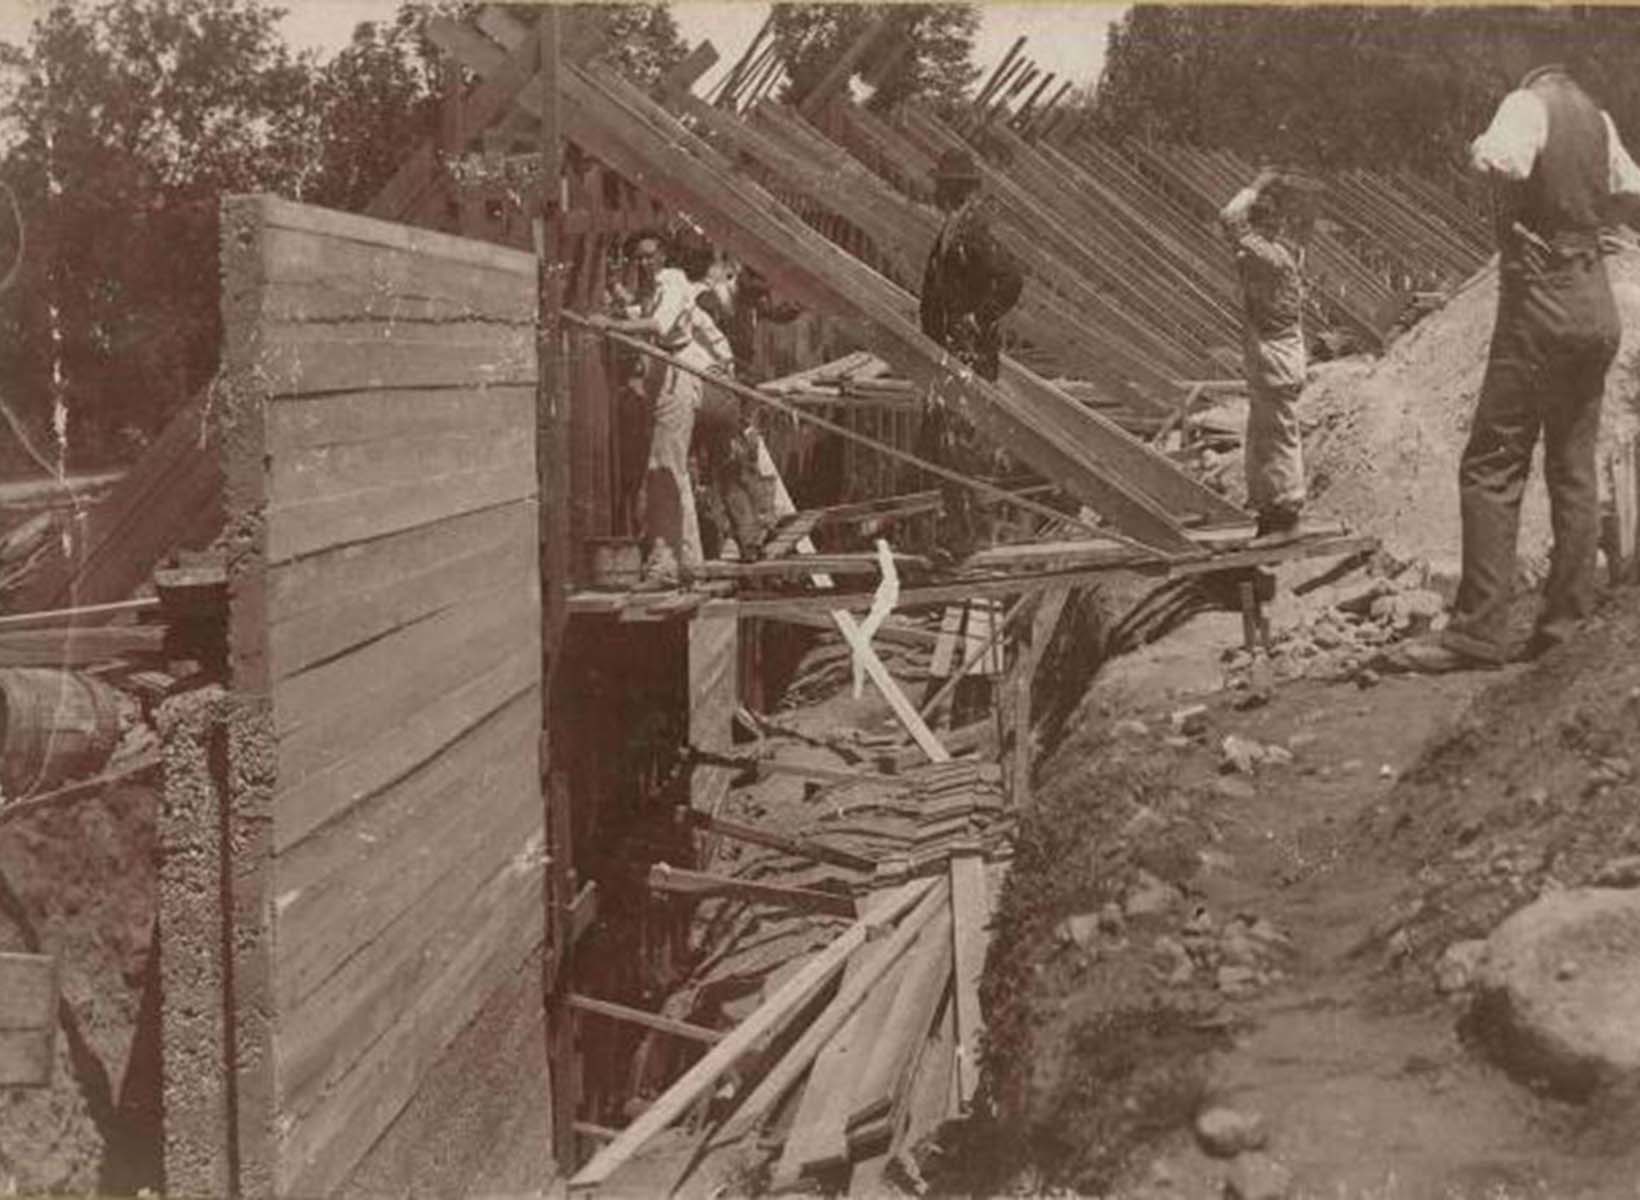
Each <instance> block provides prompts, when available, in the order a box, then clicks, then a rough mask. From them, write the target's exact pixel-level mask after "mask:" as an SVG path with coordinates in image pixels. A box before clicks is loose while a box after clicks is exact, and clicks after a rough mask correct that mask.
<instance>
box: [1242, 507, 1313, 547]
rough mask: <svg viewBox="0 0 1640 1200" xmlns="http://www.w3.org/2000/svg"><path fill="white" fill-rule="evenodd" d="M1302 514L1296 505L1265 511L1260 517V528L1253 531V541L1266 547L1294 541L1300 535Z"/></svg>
mask: <svg viewBox="0 0 1640 1200" xmlns="http://www.w3.org/2000/svg"><path fill="white" fill-rule="evenodd" d="M1301 512H1302V510H1301V509H1300V508H1299V507H1298V505H1296V504H1292V505H1281V506H1279V507H1275V508H1267V509H1264V510H1263V511H1262V512H1260V513H1259V515H1258V526H1257V528H1255V529H1254V530H1253V540H1254V541H1255V542H1259V543H1262V544H1263V545H1266V546H1275V545H1281V544H1282V543H1283V542H1290V541H1292V540H1293V539H1294V538H1296V537H1298V534H1299V518H1300V514H1301Z"/></svg>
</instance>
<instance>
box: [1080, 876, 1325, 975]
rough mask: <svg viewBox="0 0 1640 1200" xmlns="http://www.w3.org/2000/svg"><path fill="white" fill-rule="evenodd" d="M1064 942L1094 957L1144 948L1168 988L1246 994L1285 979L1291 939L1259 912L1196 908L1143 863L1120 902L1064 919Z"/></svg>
mask: <svg viewBox="0 0 1640 1200" xmlns="http://www.w3.org/2000/svg"><path fill="white" fill-rule="evenodd" d="M1057 934H1058V938H1059V941H1060V944H1061V945H1062V946H1063V947H1065V948H1066V949H1075V950H1076V951H1078V952H1080V953H1082V954H1084V955H1087V956H1089V957H1090V958H1093V959H1096V960H1097V959H1099V958H1103V957H1110V956H1114V955H1117V954H1124V953H1128V952H1131V951H1133V950H1135V949H1138V950H1139V951H1140V952H1141V953H1142V954H1144V955H1145V957H1146V961H1147V962H1148V964H1149V968H1150V973H1151V976H1152V978H1153V979H1154V981H1155V982H1156V983H1157V984H1159V985H1161V986H1163V987H1165V988H1168V989H1191V990H1201V989H1208V990H1211V991H1214V992H1216V993H1217V994H1218V995H1220V996H1222V997H1223V998H1225V999H1228V1000H1237V999H1243V998H1245V997H1248V996H1251V995H1253V994H1254V993H1256V992H1258V991H1260V990H1261V989H1263V988H1265V987H1268V986H1269V985H1271V984H1273V983H1276V982H1278V981H1279V980H1281V979H1283V978H1285V977H1286V972H1285V971H1284V969H1283V962H1284V960H1285V959H1286V958H1287V957H1288V956H1289V955H1290V954H1291V953H1292V949H1293V947H1292V941H1291V939H1289V938H1288V937H1287V935H1286V934H1284V933H1282V932H1281V930H1279V929H1277V928H1276V926H1275V925H1273V924H1272V923H1271V922H1270V921H1268V920H1266V919H1264V918H1262V917H1259V916H1257V915H1255V914H1253V913H1245V912H1244V913H1236V914H1235V915H1233V916H1231V917H1229V918H1227V919H1220V918H1217V917H1215V916H1214V915H1213V913H1212V912H1211V911H1210V910H1209V909H1208V908H1207V907H1206V906H1205V905H1195V906H1191V905H1190V904H1189V902H1188V900H1187V899H1186V897H1185V895H1184V893H1183V892H1182V891H1181V890H1180V889H1179V888H1177V887H1175V886H1174V885H1173V884H1170V883H1168V882H1166V881H1165V880H1162V879H1159V878H1158V877H1156V876H1155V875H1152V874H1151V873H1150V872H1149V871H1146V870H1144V869H1142V868H1141V869H1140V870H1139V871H1138V872H1137V875H1136V878H1135V880H1134V883H1133V885H1132V886H1131V887H1130V888H1129V889H1128V891H1127V894H1126V896H1125V898H1124V900H1123V902H1122V903H1120V904H1117V903H1114V902H1112V903H1109V904H1106V905H1104V906H1103V907H1102V908H1101V909H1100V910H1099V911H1097V912H1090V913H1080V914H1077V915H1075V916H1071V917H1067V918H1065V919H1064V920H1063V921H1061V922H1060V923H1059V928H1058V931H1057Z"/></svg>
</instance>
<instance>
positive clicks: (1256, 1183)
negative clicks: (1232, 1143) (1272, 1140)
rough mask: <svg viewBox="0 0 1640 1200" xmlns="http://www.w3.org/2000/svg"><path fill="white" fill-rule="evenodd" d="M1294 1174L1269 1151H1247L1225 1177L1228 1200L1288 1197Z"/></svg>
mask: <svg viewBox="0 0 1640 1200" xmlns="http://www.w3.org/2000/svg"><path fill="white" fill-rule="evenodd" d="M1292 1190H1293V1173H1292V1172H1291V1171H1289V1170H1288V1169H1287V1168H1286V1167H1284V1166H1282V1165H1281V1164H1280V1163H1278V1162H1277V1161H1276V1160H1275V1159H1273V1158H1271V1157H1270V1156H1269V1155H1268V1154H1243V1155H1241V1156H1240V1157H1239V1158H1237V1159H1236V1161H1235V1162H1234V1163H1232V1164H1231V1166H1230V1173H1229V1174H1228V1175H1226V1176H1225V1179H1224V1196H1225V1200H1287V1197H1288V1196H1290V1195H1292Z"/></svg>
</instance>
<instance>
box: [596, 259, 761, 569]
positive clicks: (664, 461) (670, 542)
mask: <svg viewBox="0 0 1640 1200" xmlns="http://www.w3.org/2000/svg"><path fill="white" fill-rule="evenodd" d="M632 257H633V259H634V261H635V262H636V264H637V267H638V278H639V289H640V296H641V297H642V298H641V300H640V302H639V303H638V304H637V305H635V306H633V307H632V308H631V309H629V312H630V314H631V315H629V316H626V317H624V318H612V317H600V318H595V319H594V321H593V323H594V324H595V325H599V326H601V327H603V328H606V329H612V330H614V331H616V332H618V333H627V334H640V335H646V336H648V337H649V338H650V339H651V340H652V341H653V342H654V344H655V345H656V346H657V347H659V348H660V349H662V350H664V351H666V352H667V353H668V354H669V355H671V357H672V362H666V361H664V360H661V359H654V358H651V359H649V360H648V361H647V365H646V369H645V375H644V393H645V395H646V396H647V397H648V399H649V401H650V404H651V406H652V409H651V411H652V414H653V418H654V426H653V431H652V432H651V434H650V439H649V461H648V463H647V470H646V474H645V478H644V532H645V534H647V535H648V537H649V539H650V546H649V553H648V556H647V559H646V561H645V564H644V572H643V580H642V582H641V584H640V587H642V588H644V589H646V590H653V589H657V588H669V587H676V586H678V584H679V583H681V582H682V575H683V573H684V572H687V571H691V570H693V569H695V568H697V567H699V566H700V565H701V544H700V521H699V518H698V517H697V515H696V513H695V491H694V487H693V485H692V484H691V483H690V481H689V441H690V438H691V436H692V434H693V433H694V428H695V415H696V413H697V411H698V410H699V408H700V402H701V392H702V388H703V386H704V385H703V384H702V382H701V380H700V378H699V376H696V375H693V374H690V373H689V372H687V371H680V370H678V369H677V367H675V366H673V362H676V363H682V364H684V365H686V366H689V367H694V368H696V369H699V370H712V369H717V370H720V371H723V372H724V373H726V374H727V373H730V372H732V370H733V366H734V354H733V352H732V351H731V349H730V346H729V340H728V338H727V337H725V336H724V334H723V332H722V331H721V330H719V329H718V328H717V326H716V325H715V324H713V322H712V320H711V318H710V317H708V316H707V315H706V314H705V313H704V312H702V311H701V310H700V308H699V307H698V306H697V305H696V303H695V296H696V293H697V292H698V291H699V283H698V282H691V281H690V280H689V279H688V278H687V277H686V276H685V275H684V273H683V272H682V271H681V270H679V269H678V268H676V267H670V266H664V265H663V264H664V262H665V252H664V251H663V249H662V246H661V240H660V238H659V237H658V236H655V235H650V234H646V235H643V236H640V237H639V238H638V239H637V241H636V242H635V243H634V245H633V255H632Z"/></svg>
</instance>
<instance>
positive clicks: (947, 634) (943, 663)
mask: <svg viewBox="0 0 1640 1200" xmlns="http://www.w3.org/2000/svg"><path fill="white" fill-rule="evenodd" d="M965 612H967V606H966V605H963V604H948V605H946V606H945V611H944V612H942V613H941V614H940V633H939V639H940V640H939V641H938V642H936V643H935V645H934V657H933V659H932V660H931V661H930V662H929V664H928V673H929V675H931V676H933V677H934V678H935V679H948V678H950V676H951V661H952V659H953V658H954V657H955V655H956V649H957V635H958V634H959V633H961V632H962V618H963V614H964V613H965ZM923 707H924V711H923V715H924V716H927V715H928V710H929V707H930V706H929V705H924V706H923Z"/></svg>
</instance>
